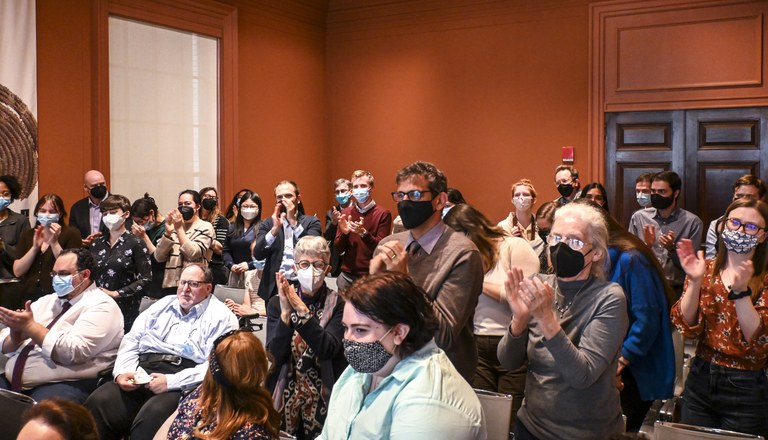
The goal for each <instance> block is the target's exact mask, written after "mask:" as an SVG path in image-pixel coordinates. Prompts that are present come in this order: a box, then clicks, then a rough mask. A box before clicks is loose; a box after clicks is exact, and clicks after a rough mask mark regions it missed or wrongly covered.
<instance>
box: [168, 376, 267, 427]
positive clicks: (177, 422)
mask: <svg viewBox="0 0 768 440" xmlns="http://www.w3.org/2000/svg"><path fill="white" fill-rule="evenodd" d="M199 397H200V387H197V388H195V390H194V391H192V392H191V393H189V395H188V396H187V397H185V398H183V399H181V403H179V414H178V415H177V416H176V418H175V419H174V420H173V423H172V424H171V427H170V429H169V430H168V438H169V439H174V440H186V439H191V438H196V437H192V431H193V430H194V429H195V428H198V429H199V430H200V432H202V433H203V434H210V433H211V432H212V431H213V430H214V429H215V428H216V423H215V422H214V423H211V424H208V425H204V426H203V425H202V410H201V408H200V407H199V406H197V403H198V401H197V399H198V398H199ZM230 439H232V440H248V439H254V440H272V439H275V440H276V437H273V436H272V435H270V434H269V432H268V431H267V430H266V428H265V427H264V426H263V425H256V424H253V423H248V424H246V425H244V426H242V427H241V428H240V429H238V430H237V431H235V433H234V434H233V435H232V437H230Z"/></svg>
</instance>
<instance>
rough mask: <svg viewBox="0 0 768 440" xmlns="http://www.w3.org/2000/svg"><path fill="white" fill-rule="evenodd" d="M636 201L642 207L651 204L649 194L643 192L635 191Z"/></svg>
mask: <svg viewBox="0 0 768 440" xmlns="http://www.w3.org/2000/svg"><path fill="white" fill-rule="evenodd" d="M637 203H638V204H640V206H642V207H643V208H647V207H649V206H651V195H650V194H645V193H641V192H639V193H637Z"/></svg>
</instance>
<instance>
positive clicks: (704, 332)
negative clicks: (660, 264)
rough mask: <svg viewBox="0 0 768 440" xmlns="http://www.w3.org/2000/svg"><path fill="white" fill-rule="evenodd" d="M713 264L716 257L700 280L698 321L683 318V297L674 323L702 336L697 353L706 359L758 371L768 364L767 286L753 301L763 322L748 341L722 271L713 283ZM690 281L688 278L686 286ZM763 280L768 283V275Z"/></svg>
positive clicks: (691, 335)
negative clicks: (692, 323)
mask: <svg viewBox="0 0 768 440" xmlns="http://www.w3.org/2000/svg"><path fill="white" fill-rule="evenodd" d="M713 268H714V260H707V272H706V273H707V275H705V276H704V280H703V281H702V284H701V294H700V297H699V310H698V317H697V320H696V324H695V325H688V323H687V322H686V321H685V318H683V315H682V310H681V308H680V301H681V300H682V298H681V300H678V301H677V303H675V305H674V306H673V307H672V313H671V318H672V323H673V324H674V325H675V326H676V327H677V328H678V329H679V330H680V332H681V333H682V334H683V336H685V337H688V338H694V339H698V340H699V343H698V345H697V347H696V356H698V357H700V358H701V359H703V360H705V361H708V362H711V363H713V364H715V365H721V366H724V367H729V368H737V369H740V370H751V371H757V370H760V369H763V368H765V366H766V360H768V334H767V333H766V330H768V307H767V306H766V301H768V287H765V288H763V290H762V291H761V292H760V294H759V295H758V297H757V300H756V301H755V302H754V306H755V310H757V313H758V315H759V316H760V321H761V323H760V327H759V328H758V329H757V332H756V333H755V335H754V336H753V337H752V339H751V340H750V341H747V340H745V339H744V334H743V333H742V331H741V325H739V319H738V316H737V315H736V307H735V306H734V305H733V301H732V300H729V299H728V291H729V289H727V288H726V287H725V286H724V285H723V281H722V280H721V279H720V275H719V274H718V275H717V276H715V277H714V284H713V283H712V278H711V276H710V274H711V273H712V270H713ZM688 282H689V280H688V279H687V278H686V280H685V288H687V286H688ZM764 284H765V285H766V286H768V276H766V278H765V280H764ZM685 288H684V289H685ZM683 292H685V290H683ZM683 295H685V293H683Z"/></svg>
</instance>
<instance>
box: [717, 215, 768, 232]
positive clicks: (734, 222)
mask: <svg viewBox="0 0 768 440" xmlns="http://www.w3.org/2000/svg"><path fill="white" fill-rule="evenodd" d="M725 224H726V225H727V226H728V229H730V230H732V231H738V230H739V229H742V228H743V229H744V233H745V234H747V235H757V234H759V233H760V231H761V230H765V228H763V227H761V226H758V225H756V224H754V223H749V222H743V221H741V220H739V219H737V218H735V217H731V218H729V219H728V220H726V221H725Z"/></svg>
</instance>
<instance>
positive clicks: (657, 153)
mask: <svg viewBox="0 0 768 440" xmlns="http://www.w3.org/2000/svg"><path fill="white" fill-rule="evenodd" d="M763 133H768V108H765V107H760V108H738V109H717V110H674V111H660V112H626V113H609V114H606V161H607V163H606V181H605V183H606V188H608V192H609V200H610V206H611V207H612V211H613V212H612V214H613V215H614V216H616V218H617V219H618V220H619V221H620V222H622V223H623V224H625V225H626V224H628V223H629V218H630V217H631V215H632V212H634V211H635V210H636V209H638V208H639V206H638V205H637V202H636V201H635V179H636V178H637V176H638V175H640V174H641V173H643V172H657V171H661V170H665V169H669V170H672V171H675V172H676V173H678V174H679V175H680V178H681V179H682V180H683V190H682V191H681V194H680V200H679V202H680V203H679V205H680V206H681V207H683V208H684V209H687V210H689V211H691V212H693V213H695V214H696V215H698V216H699V217H700V218H701V219H702V220H703V221H704V225H705V227H706V226H708V224H709V222H710V221H711V220H712V219H715V218H717V217H719V216H720V215H722V213H723V212H724V211H725V208H726V207H727V206H728V204H729V203H730V201H731V198H732V185H733V182H734V181H735V180H736V179H737V178H738V177H739V176H741V175H744V174H755V175H756V176H758V177H760V178H762V179H765V178H766V176H768V161H766V160H761V158H762V157H764V156H765V155H766V154H768V138H767V137H766V136H763Z"/></svg>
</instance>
